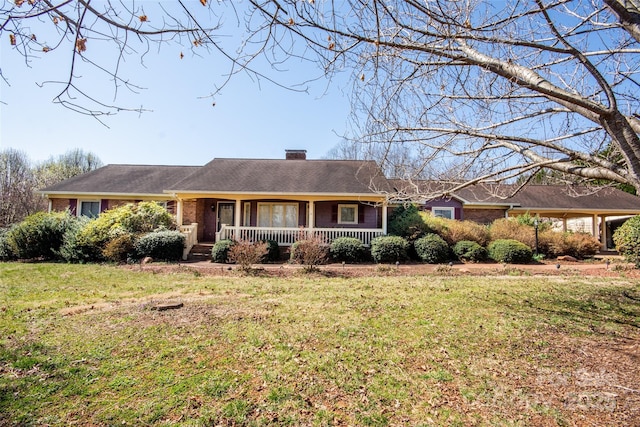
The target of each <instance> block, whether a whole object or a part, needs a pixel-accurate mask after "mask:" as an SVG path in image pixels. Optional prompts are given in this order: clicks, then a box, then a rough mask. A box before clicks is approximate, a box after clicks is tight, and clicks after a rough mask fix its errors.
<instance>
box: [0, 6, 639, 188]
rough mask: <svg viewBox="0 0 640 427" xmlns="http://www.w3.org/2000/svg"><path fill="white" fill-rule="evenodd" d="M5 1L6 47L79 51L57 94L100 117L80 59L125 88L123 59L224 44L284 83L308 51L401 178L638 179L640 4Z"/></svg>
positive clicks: (361, 134)
mask: <svg viewBox="0 0 640 427" xmlns="http://www.w3.org/2000/svg"><path fill="white" fill-rule="evenodd" d="M4 4H5V7H4V9H2V10H0V20H2V23H1V25H2V26H1V27H0V30H1V31H2V40H3V42H5V43H6V39H5V38H6V37H7V34H8V39H9V42H10V43H11V44H12V45H13V47H14V49H15V50H16V52H18V53H21V54H23V55H24V56H25V57H29V56H30V55H32V54H33V52H34V51H36V50H39V51H48V50H51V49H54V48H65V47H66V48H67V49H70V50H71V51H72V52H73V56H72V62H71V66H70V72H69V81H68V82H64V85H65V86H64V88H65V89H64V91H63V92H62V93H61V94H62V95H64V94H65V93H66V95H69V96H67V98H63V97H60V98H59V100H61V101H60V102H63V103H65V105H67V106H68V107H70V108H75V109H78V110H80V111H83V112H86V113H89V114H94V115H95V114H99V113H100V112H102V111H104V110H109V109H110V108H112V107H113V108H117V105H116V106H113V105H106V104H101V103H99V102H98V103H97V104H98V109H94V108H93V107H86V106H85V105H83V104H82V103H81V102H80V101H78V100H77V99H78V98H77V97H76V96H77V94H78V92H80V93H81V94H84V95H85V98H84V100H85V101H86V100H87V99H89V100H91V96H90V92H87V88H84V89H82V88H80V87H78V86H76V85H75V84H76V80H75V78H74V67H76V66H77V64H79V63H80V62H81V61H84V62H85V63H90V64H94V65H95V66H96V68H97V69H99V70H101V71H102V72H106V73H107V74H108V75H109V76H110V78H112V79H114V81H116V82H119V83H120V85H122V86H125V87H126V86H127V85H131V84H132V83H131V82H130V80H128V79H124V78H121V77H120V76H119V75H118V63H119V61H121V58H122V57H125V56H127V55H138V56H143V55H144V54H146V53H147V51H148V50H149V49H150V48H149V46H150V45H151V44H152V43H158V44H159V45H160V46H161V45H162V44H164V43H167V42H169V41H175V42H177V43H182V44H183V45H184V46H185V47H186V46H187V45H188V46H189V48H191V49H196V50H199V51H202V52H205V51H207V52H212V53H213V52H218V54H220V55H222V56H223V57H224V58H225V59H226V60H227V61H228V64H229V66H230V70H229V76H230V77H229V78H231V76H232V75H233V74H234V73H236V72H239V71H243V72H249V73H254V74H255V75H258V76H264V77H267V78H270V79H273V80H275V81H277V73H276V74H267V72H266V71H265V72H262V71H260V70H261V68H260V67H259V64H263V63H264V62H268V63H269V64H271V65H272V66H273V69H275V70H277V69H278V68H279V67H281V66H282V64H284V63H286V62H287V61H289V60H291V59H296V60H299V59H300V58H302V59H304V60H308V61H312V62H315V63H317V65H318V67H319V68H318V69H319V70H321V71H322V72H323V73H327V74H330V73H334V72H344V71H346V72H349V73H351V76H352V83H353V90H352V92H351V96H352V102H353V117H352V124H353V127H352V131H351V134H350V135H348V137H349V138H350V139H353V140H354V141H357V142H359V143H363V144H369V145H371V146H376V147H377V148H376V149H375V150H371V151H370V152H375V153H376V155H377V156H378V157H379V159H380V160H382V161H383V162H384V161H386V159H387V156H386V154H387V153H398V152H400V153H402V156H400V158H403V159H411V162H407V164H405V165H404V166H405V167H400V166H399V165H398V164H397V162H396V164H394V167H393V168H392V169H393V174H396V175H402V176H399V177H400V178H405V179H417V178H421V179H422V178H438V179H440V180H448V181H450V183H451V182H455V183H457V184H459V185H460V186H464V185H469V184H473V183H481V182H488V183H493V182H498V181H503V180H513V179H514V178H516V177H518V176H523V175H524V176H535V174H536V173H537V172H538V171H540V170H542V169H548V170H553V171H556V172H558V173H560V174H566V175H569V176H573V177H577V178H578V179H580V180H584V181H589V180H598V182H602V181H603V180H605V181H611V182H616V183H622V184H627V185H631V186H633V187H635V188H636V189H638V188H640V139H639V137H638V135H639V133H640V111H639V107H640V105H639V102H638V93H640V91H639V90H638V89H639V87H638V86H639V80H638V72H639V69H638V68H639V65H640V55H638V53H640V18H639V17H640V9H639V8H638V4H637V2H635V1H628V0H604V1H603V3H600V2H592V1H586V0H572V1H569V0H528V1H515V0H513V1H510V0H505V1H502V2H492V1H488V0H465V1H444V0H433V1H422V2H419V1H413V0H405V1H400V0H398V1H378V0H373V1H358V0H345V1H343V2H326V1H320V0H307V1H300V0H250V1H249V2H248V3H242V4H240V5H237V4H234V3H233V2H225V1H221V2H207V1H206V0H201V1H200V3H195V2H190V3H184V2H182V1H178V2H176V5H177V6H176V7H175V8H164V9H163V8H161V9H160V12H159V13H160V14H161V16H154V19H153V20H150V19H149V18H148V16H147V14H146V12H145V9H144V7H143V6H142V5H143V3H138V2H133V1H130V2H129V1H121V2H119V3H117V4H116V3H112V2H108V1H107V2H101V3H97V5H98V4H99V5H100V6H99V7H98V6H94V5H93V3H89V2H87V1H85V0H77V1H64V2H60V3H55V2H51V1H49V0H47V1H37V0H30V1H18V0H16V1H15V3H14V4H13V5H12V4H10V3H6V2H5V3H4ZM7 5H8V6H7ZM230 17H231V19H229V18H230ZM32 20H33V21H37V22H38V23H39V24H40V25H45V24H47V25H50V26H55V28H56V34H57V38H56V39H55V40H50V41H42V40H40V38H39V37H36V36H35V33H33V32H32V31H31V28H30V27H29V26H28V25H27V22H30V21H32ZM150 21H152V22H153V23H154V24H151V23H150ZM230 26H231V27H233V26H241V27H242V28H243V31H244V32H243V34H244V36H243V38H242V39H241V40H240V41H239V42H238V45H236V46H230V45H228V44H225V43H221V42H220V38H219V37H220V36H222V35H224V34H225V33H227V34H228V33H229V32H230V31H231V30H230ZM98 43H102V44H105V43H109V44H110V45H111V46H113V47H115V50H116V51H117V52H119V55H118V56H117V58H116V60H115V61H114V63H112V64H110V65H109V64H107V65H104V64H103V63H101V62H100V61H98V60H97V59H96V55H97V54H98V50H94V51H93V52H94V53H91V48H90V45H91V44H98ZM140 46H147V47H146V48H144V47H143V48H142V49H140ZM291 86H293V84H292V85H291ZM65 91H66V92H65ZM91 101H95V100H91ZM95 104H96V103H95V102H94V105H95ZM398 147H401V148H400V149H399V148H398ZM364 152H369V150H364ZM407 152H410V153H412V155H411V156H406V153H407ZM395 158H396V160H397V159H398V157H397V156H396V157H395ZM383 166H385V165H384V164H383ZM526 182H527V181H526V179H525V180H524V182H523V183H526ZM447 187H448V188H449V189H451V185H448V186H447Z"/></svg>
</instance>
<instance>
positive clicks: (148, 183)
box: [41, 150, 388, 246]
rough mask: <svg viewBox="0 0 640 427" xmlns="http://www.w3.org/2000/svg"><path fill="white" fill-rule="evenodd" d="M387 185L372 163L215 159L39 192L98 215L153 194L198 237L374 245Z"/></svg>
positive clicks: (75, 181) (117, 170) (54, 203)
mask: <svg viewBox="0 0 640 427" xmlns="http://www.w3.org/2000/svg"><path fill="white" fill-rule="evenodd" d="M387 186H388V183H387V180H386V178H385V177H384V175H383V174H382V172H381V170H380V168H379V167H378V166H377V164H376V163H375V162H371V161H351V160H307V159H306V151H304V150H287V153H286V159H285V160H262V159H214V160H212V161H211V162H209V163H207V164H206V165H204V166H135V165H108V166H105V167H102V168H100V169H97V170H95V171H92V172H89V173H87V174H84V175H81V176H77V177H74V178H72V179H69V180H66V181H63V182H61V183H58V184H56V185H53V186H50V187H47V188H45V189H43V190H42V191H41V192H42V193H43V194H45V195H46V196H47V197H48V198H49V200H50V209H52V210H64V209H70V210H71V211H72V212H74V213H76V214H77V215H81V214H82V215H97V214H99V213H100V212H102V211H104V210H105V209H110V208H113V207H115V206H118V205H122V204H125V203H128V202H136V201H141V200H155V201H157V202H161V203H163V204H165V205H166V206H167V209H168V210H169V211H170V212H172V213H174V214H175V215H176V219H177V222H178V224H179V225H180V226H181V229H182V230H183V231H185V232H187V233H190V234H192V235H193V237H194V238H196V239H197V241H205V242H207V241H209V242H213V241H217V240H220V239H227V238H231V239H247V240H258V239H270V240H275V241H277V242H278V243H279V244H280V245H282V246H288V245H291V244H292V243H294V242H295V241H296V240H298V237H299V235H300V233H301V232H303V231H311V232H314V233H316V234H321V235H323V236H324V237H325V238H326V239H327V240H333V239H335V238H336V237H340V236H353V237H357V238H359V239H360V240H362V241H363V242H364V243H365V244H368V243H369V242H370V241H371V239H372V238H374V237H376V236H379V235H383V234H386V226H387V217H386V215H387V209H384V208H383V207H384V206H386V200H385V196H384V193H388V187H387Z"/></svg>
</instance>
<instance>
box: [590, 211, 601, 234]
mask: <svg viewBox="0 0 640 427" xmlns="http://www.w3.org/2000/svg"><path fill="white" fill-rule="evenodd" d="M591 235H592V236H593V237H595V238H596V239H597V238H598V237H599V236H600V233H599V232H598V215H596V214H593V215H592V216H591Z"/></svg>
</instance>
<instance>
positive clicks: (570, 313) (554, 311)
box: [524, 287, 640, 334]
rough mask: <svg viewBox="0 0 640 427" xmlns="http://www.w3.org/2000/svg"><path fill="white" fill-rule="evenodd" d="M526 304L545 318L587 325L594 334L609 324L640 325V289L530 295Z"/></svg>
mask: <svg viewBox="0 0 640 427" xmlns="http://www.w3.org/2000/svg"><path fill="white" fill-rule="evenodd" d="M524 302H525V304H526V305H527V306H528V307H530V308H532V309H534V310H535V311H536V312H537V313H539V312H543V313H545V314H546V316H545V318H546V319H547V320H548V321H553V323H559V324H560V325H563V326H571V325H573V326H576V327H581V329H585V327H586V328H587V329H589V330H591V331H593V332H595V333H598V332H601V333H606V334H610V331H609V332H605V330H603V329H602V327H604V326H607V324H616V325H621V326H630V327H633V328H640V288H639V287H636V288H635V289H628V288H627V289H620V288H615V289H610V288H609V289H596V290H595V291H594V292H593V293H583V294H580V295H566V294H564V295H562V294H553V295H549V294H546V295H545V296H544V297H540V298H538V299H535V298H529V299H527V300H525V301H524Z"/></svg>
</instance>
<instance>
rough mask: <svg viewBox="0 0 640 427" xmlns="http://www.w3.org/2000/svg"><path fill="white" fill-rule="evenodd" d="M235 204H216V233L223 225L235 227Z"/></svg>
mask: <svg viewBox="0 0 640 427" xmlns="http://www.w3.org/2000/svg"><path fill="white" fill-rule="evenodd" d="M235 206H236V204H235V202H218V231H220V228H221V227H222V225H223V224H225V225H235V223H234V219H235Z"/></svg>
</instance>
